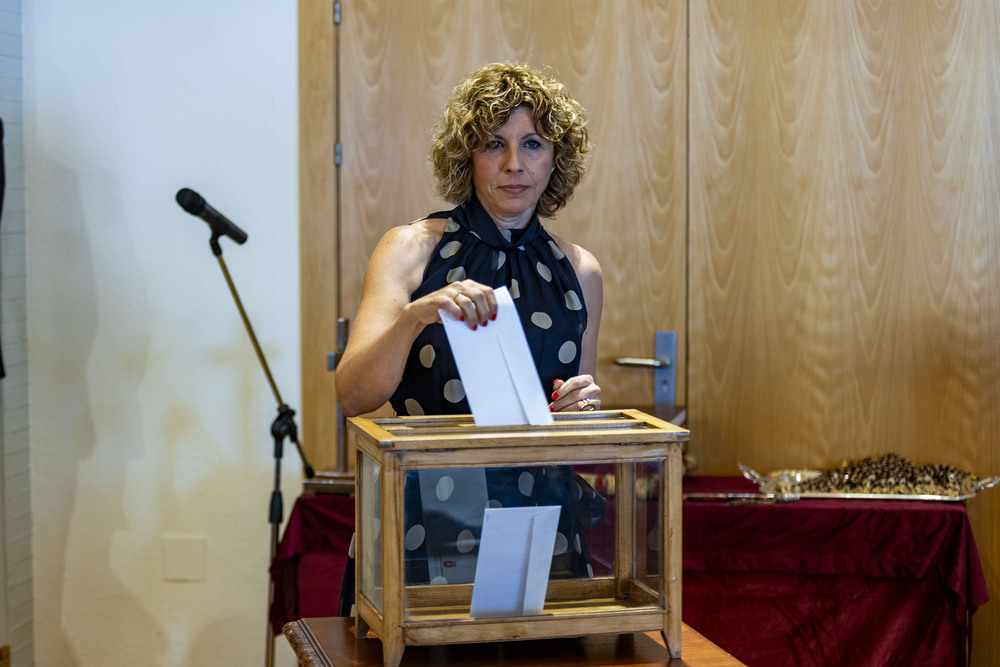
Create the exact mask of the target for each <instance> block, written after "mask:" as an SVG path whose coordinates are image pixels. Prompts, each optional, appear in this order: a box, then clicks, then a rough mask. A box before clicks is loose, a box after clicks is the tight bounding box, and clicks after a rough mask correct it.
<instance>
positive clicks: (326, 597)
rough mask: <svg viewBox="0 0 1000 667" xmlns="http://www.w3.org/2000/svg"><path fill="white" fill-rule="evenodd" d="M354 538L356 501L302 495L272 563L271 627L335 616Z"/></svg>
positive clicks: (329, 496) (334, 497)
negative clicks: (305, 619)
mask: <svg viewBox="0 0 1000 667" xmlns="http://www.w3.org/2000/svg"><path fill="white" fill-rule="evenodd" d="M353 535H354V498H353V496H344V495H336V494H329V495H316V496H300V497H299V498H297V499H296V500H295V505H294V506H293V507H292V512H291V514H290V515H289V517H288V523H287V525H286V526H285V532H284V534H283V535H282V537H281V542H280V543H279V544H278V549H277V552H276V553H275V555H274V561H273V562H272V563H271V581H272V583H273V585H274V600H273V602H272V603H271V611H270V618H271V628H272V629H273V630H274V634H276V635H279V634H281V628H282V627H283V626H284V625H285V623H287V622H289V621H296V620H298V619H300V618H310V617H327V616H336V615H337V611H338V609H337V606H338V603H339V601H340V587H341V584H342V583H343V581H344V567H345V566H346V564H347V550H348V549H349V548H350V546H351V537H352V536H353Z"/></svg>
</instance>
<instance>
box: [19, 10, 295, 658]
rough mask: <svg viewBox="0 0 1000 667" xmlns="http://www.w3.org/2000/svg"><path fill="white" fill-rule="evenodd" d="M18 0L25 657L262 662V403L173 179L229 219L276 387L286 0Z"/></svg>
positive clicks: (267, 446)
mask: <svg viewBox="0 0 1000 667" xmlns="http://www.w3.org/2000/svg"><path fill="white" fill-rule="evenodd" d="M23 14H24V106H25V164H26V178H25V189H26V210H27V214H26V216H27V223H26V225H27V236H26V246H27V253H26V254H27V275H28V278H27V311H28V380H29V387H30V394H29V403H30V413H29V415H30V416H29V419H30V423H31V430H30V451H31V485H32V496H31V498H32V504H33V513H34V540H33V548H34V560H33V564H34V582H35V586H34V597H35V600H34V605H35V606H34V612H35V635H36V646H35V656H36V662H37V664H39V665H102V666H103V665H185V666H190V665H213V666H218V665H243V664H261V662H262V661H263V659H264V647H265V623H266V597H267V565H268V551H269V535H270V533H269V525H268V523H267V519H268V514H267V508H268V501H269V497H270V492H271V489H272V476H273V462H274V459H273V441H272V439H271V437H270V425H271V422H272V420H273V418H274V416H275V415H276V404H275V401H274V397H273V396H272V394H271V392H270V389H269V387H268V385H267V383H266V380H265V377H264V374H263V372H262V371H261V369H260V366H259V364H258V362H257V359H256V356H255V355H254V353H253V349H252V347H251V345H250V342H249V339H248V337H247V335H246V333H245V331H244V329H243V325H242V322H241V321H240V319H239V315H238V312H237V310H236V307H235V305H234V302H233V300H232V298H231V296H230V294H229V291H228V289H227V287H226V284H225V282H224V279H223V277H222V273H221V271H220V268H219V265H218V264H217V260H216V259H215V257H213V255H212V254H211V251H210V249H209V245H208V238H209V231H208V227H207V225H206V224H205V223H203V222H202V221H201V220H199V219H197V218H194V217H192V216H190V215H188V214H187V213H185V212H184V211H182V210H181V209H180V208H179V207H178V205H177V204H176V203H175V201H174V195H175V193H176V192H177V190H178V189H179V188H181V187H190V188H193V189H194V190H196V191H198V192H200V193H201V194H202V195H204V196H205V198H206V199H207V200H208V201H209V203H210V204H212V205H213V206H214V207H215V208H217V209H218V210H220V211H221V212H223V213H224V214H226V215H227V216H228V217H229V218H230V219H231V220H233V221H234V222H235V223H236V224H237V225H239V226H241V227H242V228H243V229H244V230H246V231H247V233H248V234H249V237H250V238H249V241H248V242H247V243H246V245H244V246H237V245H235V244H233V243H231V242H229V240H228V239H223V242H222V245H223V250H224V255H223V257H224V259H225V261H226V263H227V265H228V267H229V270H230V272H231V274H232V276H233V280H234V281H235V284H236V287H237V289H238V290H239V292H240V296H241V297H242V299H243V302H244V306H245V307H246V310H247V312H248V314H249V317H250V319H251V322H252V323H253V325H254V327H255V329H256V332H257V335H258V337H259V339H260V342H261V344H262V346H263V348H264V351H265V354H266V355H267V357H268V360H269V362H270V364H271V370H272V372H273V373H274V376H275V379H276V381H277V383H278V387H279V388H280V390H281V392H282V397H283V398H284V400H285V402H287V403H289V404H290V405H291V406H292V407H298V405H299V396H300V387H299V381H300V378H299V371H298V363H299V332H298V322H299V317H298V250H297V242H298V241H297V216H298V210H297V208H298V198H297V196H298V195H297V183H298V180H297V141H298V139H297V111H296V108H297V104H296V99H297V98H296V96H297V89H296V85H297V81H296V76H297V74H296V69H297V61H296V50H297V28H296V3H294V2H287V1H278V2H276V1H275V0H213V1H212V2H203V1H200V0H173V1H171V2H165V1H159V2H156V1H151V2H135V1H134V0H87V2H79V1H78V0H32V1H31V2H27V3H25V6H24V8H23ZM283 469H284V471H285V474H284V475H283V491H284V494H283V495H284V500H285V514H286V517H287V513H288V510H289V508H290V507H291V504H292V502H293V501H294V499H295V497H296V496H297V495H298V493H299V491H300V489H301V485H300V484H299V483H298V480H299V476H300V471H301V467H300V462H299V459H298V456H297V453H296V451H295V448H294V447H293V446H291V445H289V446H288V447H287V448H286V451H285V456H284V466H283ZM200 547H204V549H205V552H204V554H205V555H204V557H202V556H201V555H200V553H199V548H200ZM165 548H166V550H167V551H168V552H169V553H167V555H166V558H167V560H165V555H164V553H165ZM172 549H179V553H178V552H172V551H170V550H172ZM165 567H166V568H168V570H165ZM169 568H175V569H176V570H177V571H175V572H173V573H171V571H169ZM171 574H173V575H176V576H179V577H180V578H182V579H183V578H191V579H195V580H194V581H176V580H168V579H170V577H171ZM202 576H203V577H204V580H202V581H199V580H198V579H199V578H201V577H202ZM279 640H280V641H279V658H280V657H281V656H280V652H281V648H282V647H283V646H284V641H283V640H281V638H280V637H279ZM19 667H21V666H19Z"/></svg>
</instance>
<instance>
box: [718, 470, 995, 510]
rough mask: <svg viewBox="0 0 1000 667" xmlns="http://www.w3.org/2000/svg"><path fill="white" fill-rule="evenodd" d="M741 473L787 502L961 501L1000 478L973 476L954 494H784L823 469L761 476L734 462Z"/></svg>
mask: <svg viewBox="0 0 1000 667" xmlns="http://www.w3.org/2000/svg"><path fill="white" fill-rule="evenodd" d="M736 465H737V466H739V469H740V471H741V472H742V473H743V476H744V477H746V478H747V479H748V480H750V481H751V482H753V483H754V484H756V485H757V488H758V489H760V496H761V497H763V498H767V499H773V500H777V501H779V502H790V501H795V500H799V499H809V498H817V499H818V498H832V499H841V500H927V501H935V502H952V503H954V502H963V501H966V500H969V499H970V498H975V496H976V494H977V493H979V492H981V491H985V490H986V489H990V488H993V487H994V486H996V485H997V483H1000V477H987V478H985V479H973V480H971V483H970V484H969V485H968V486H969V489H968V491H967V492H964V493H961V494H957V495H953V496H951V495H930V494H912V493H910V494H907V493H844V492H819V491H808V492H803V493H785V492H782V491H781V490H780V488H781V486H782V485H788V484H793V483H800V482H803V481H806V480H808V479H813V478H815V477H818V476H819V475H823V474H824V473H825V472H828V471H823V470H806V469H793V468H787V469H782V470H775V471H773V472H771V473H769V474H767V475H761V474H760V473H759V472H757V471H755V470H754V469H753V468H750V467H749V466H746V465H743V464H742V463H737V464H736Z"/></svg>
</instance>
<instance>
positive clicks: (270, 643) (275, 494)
mask: <svg viewBox="0 0 1000 667" xmlns="http://www.w3.org/2000/svg"><path fill="white" fill-rule="evenodd" d="M209 226H210V227H211V229H212V238H211V239H210V240H209V245H210V246H211V247H212V254H213V255H215V256H216V258H217V259H218V260H219V267H220V268H221V269H222V275H224V276H225V278H226V284H227V285H229V291H230V292H231V293H232V295H233V300H234V301H235V302H236V307H237V309H239V311H240V317H241V318H242V319H243V325H244V326H245V327H246V330H247V334H249V336H250V342H251V343H253V349H254V351H255V352H256V353H257V359H258V360H260V365H261V367H262V368H263V369H264V374H265V375H266V376H267V382H268V384H269V385H271V392H272V393H273V394H274V398H275V400H276V401H277V403H278V416H277V417H275V419H274V421H273V422H272V423H271V436H272V437H273V438H274V490H273V491H272V492H271V504H270V509H269V512H268V521H269V522H270V524H271V550H270V557H269V559H268V561H267V562H268V568H270V565H271V564H272V563H273V562H274V556H275V554H276V553H277V551H278V533H279V529H280V527H281V518H282V515H283V513H284V510H283V503H282V500H281V458H282V456H283V451H284V445H283V443H284V441H285V439H286V438H287V439H288V440H291V441H292V442H293V443H295V447H296V449H298V452H299V457H300V458H301V459H302V466H303V469H304V472H305V476H306V477H308V478H310V479H312V478H313V477H314V476H315V474H316V473H315V472H314V471H313V468H312V466H310V465H309V461H308V460H307V459H306V455H305V452H303V451H302V444H301V443H300V442H299V438H298V428H297V427H296V426H295V411H294V410H292V409H291V408H290V407H288V405H287V404H285V402H284V401H283V400H281V393H280V392H279V391H278V385H277V384H275V382H274V377H273V376H272V375H271V369H270V367H269V366H268V365H267V359H266V358H265V357H264V352H263V350H261V349H260V344H259V343H258V342H257V336H256V335H255V334H254V331H253V327H252V326H251V325H250V319H249V318H248V317H247V313H246V311H245V310H244V309H243V302H242V301H241V300H240V295H239V294H238V293H237V292H236V285H234V284H233V279H232V277H231V276H230V275H229V269H228V268H226V262H225V260H224V259H223V258H222V246H220V245H219V237H220V236H221V235H222V232H221V231H220V230H219V229H217V228H216V226H215V225H209ZM273 603H274V581H273V580H272V579H271V575H270V571H269V572H268V577H267V649H266V650H267V653H266V661H265V664H266V665H267V667H273V665H274V632H273V630H272V628H271V605H272V604H273Z"/></svg>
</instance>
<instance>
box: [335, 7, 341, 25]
mask: <svg viewBox="0 0 1000 667" xmlns="http://www.w3.org/2000/svg"><path fill="white" fill-rule="evenodd" d="M333 25H340V2H335V3H333Z"/></svg>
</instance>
